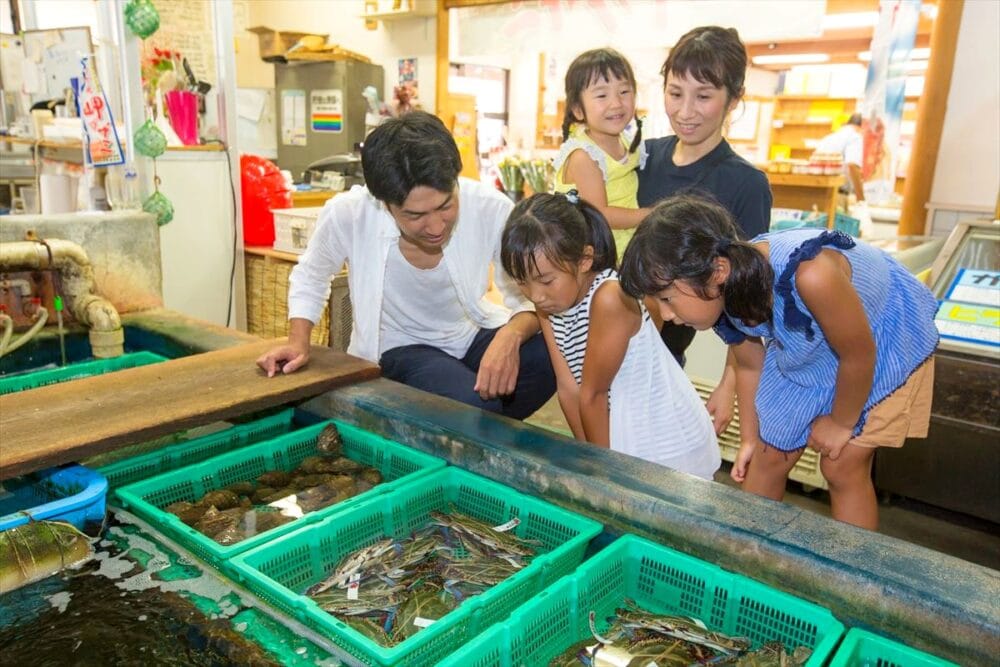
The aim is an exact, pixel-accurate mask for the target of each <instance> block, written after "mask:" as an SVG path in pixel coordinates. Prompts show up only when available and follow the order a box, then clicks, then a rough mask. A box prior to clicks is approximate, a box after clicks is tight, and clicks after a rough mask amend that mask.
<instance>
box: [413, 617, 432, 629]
mask: <svg viewBox="0 0 1000 667" xmlns="http://www.w3.org/2000/svg"><path fill="white" fill-rule="evenodd" d="M413 625H415V626H417V627H418V628H426V627H428V626H431V625H434V619H433V618H423V617H422V616H417V617H416V618H415V619H413Z"/></svg>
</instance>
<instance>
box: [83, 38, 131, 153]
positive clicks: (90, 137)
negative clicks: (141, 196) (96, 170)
mask: <svg viewBox="0 0 1000 667" xmlns="http://www.w3.org/2000/svg"><path fill="white" fill-rule="evenodd" d="M80 64H81V65H82V66H83V76H82V77H81V79H80V90H79V91H77V92H78V95H77V98H78V103H79V106H80V117H81V118H82V119H83V134H84V138H85V140H86V141H85V143H86V156H87V161H88V162H89V163H90V164H91V165H93V166H95V167H110V166H112V165H116V164H122V163H123V162H125V157H124V154H123V152H122V144H121V141H119V140H118V131H117V130H116V129H115V121H114V118H113V117H112V115H111V107H110V106H109V105H108V96H107V95H105V94H104V89H103V88H101V83H100V81H99V80H98V78H97V64H96V63H95V62H94V58H93V57H92V56H84V57H83V58H81V59H80Z"/></svg>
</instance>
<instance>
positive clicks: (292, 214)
mask: <svg viewBox="0 0 1000 667" xmlns="http://www.w3.org/2000/svg"><path fill="white" fill-rule="evenodd" d="M322 210H323V207H322V206H312V207H308V208H275V209H272V210H271V212H272V213H273V214H274V249H275V250H281V251H283V252H291V253H295V254H297V255H301V254H302V253H304V252H305V251H306V245H308V243H309V239H310V237H312V234H313V230H314V229H316V220H317V219H318V218H319V212H320V211H322Z"/></svg>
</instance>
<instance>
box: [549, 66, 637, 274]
mask: <svg viewBox="0 0 1000 667" xmlns="http://www.w3.org/2000/svg"><path fill="white" fill-rule="evenodd" d="M635 89H636V83H635V74H633V72H632V66H631V65H630V64H629V62H628V60H626V59H625V57H624V56H622V54H620V53H618V52H617V51H615V50H613V49H594V50H592V51H587V52H585V53H581V54H580V55H579V56H577V57H576V59H574V60H573V62H572V63H570V66H569V69H568V70H567V71H566V115H565V117H564V118H563V126H562V130H563V145H562V147H561V149H560V150H559V155H558V156H557V157H556V160H555V170H556V176H555V191H556V192H560V193H566V192H569V191H570V190H576V191H578V192H579V193H580V198H581V199H583V200H585V201H587V202H588V203H589V204H591V205H592V206H594V207H595V208H596V209H597V210H598V211H600V212H601V213H602V214H603V215H604V217H605V218H606V219H607V221H608V223H609V224H610V225H611V228H612V229H613V230H614V235H615V245H616V246H617V247H618V253H619V255H621V253H623V252H624V251H625V246H626V245H628V241H629V239H630V238H631V237H632V230H633V228H634V227H635V226H636V225H638V224H639V222H640V221H642V219H643V218H644V217H645V216H646V214H648V213H649V210H648V209H639V208H638V204H637V202H636V192H637V190H638V188H639V179H638V175H637V174H636V169H638V167H639V152H638V148H639V146H640V145H641V144H642V127H641V123H640V121H639V120H638V119H637V118H636V117H635V104H636V102H635ZM633 120H635V121H636V130H635V136H634V137H632V136H629V133H628V132H627V131H626V128H628V127H629V125H630V124H631V122H632V121H633Z"/></svg>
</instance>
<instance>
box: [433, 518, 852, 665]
mask: <svg viewBox="0 0 1000 667" xmlns="http://www.w3.org/2000/svg"><path fill="white" fill-rule="evenodd" d="M626 598H629V599H631V600H634V601H635V602H636V603H637V604H638V605H639V606H640V607H642V608H643V609H645V610H647V611H650V612H653V613H665V614H678V615H682V616H691V617H694V618H697V619H699V620H701V621H702V622H704V623H705V624H706V625H707V626H708V628H709V629H711V630H714V631H718V632H723V633H725V634H727V635H730V636H735V637H748V638H749V639H750V640H751V641H752V642H753V643H754V646H755V647H756V646H759V645H760V644H763V643H764V642H767V641H773V640H781V641H783V642H785V644H786V645H791V646H793V647H794V646H802V645H805V646H809V647H811V648H812V649H813V654H812V656H811V657H810V659H809V661H808V662H807V663H806V664H807V665H809V666H810V667H813V666H819V665H822V664H823V663H824V661H825V660H826V658H827V657H828V656H829V655H830V654H832V653H833V649H834V647H835V646H836V645H837V640H838V639H840V636H841V634H842V633H843V631H844V626H843V625H842V624H841V623H840V621H838V620H837V619H836V618H834V617H833V614H831V613H830V612H829V611H828V610H826V609H824V608H822V607H819V606H817V605H815V604H812V603H810V602H806V601H805V600H801V599H799V598H796V597H794V596H792V595H788V594H787V593H782V592H780V591H777V590H775V589H773V588H771V587H769V586H765V585H764V584H762V583H759V582H757V581H754V580H753V579H750V578H748V577H744V576H742V575H738V574H733V573H730V572H727V571H725V570H723V569H722V568H720V567H718V566H716V565H712V564H710V563H707V562H705V561H703V560H699V559H697V558H693V557H691V556H687V555H685V554H682V553H680V552H679V551H674V550H673V549H669V548H667V547H664V546H661V545H659V544H655V543H653V542H650V541H648V540H644V539H642V538H640V537H636V536H634V535H625V536H624V537H621V538H619V539H617V540H615V541H614V542H613V543H612V544H611V545H610V546H608V547H607V548H606V549H604V550H603V551H601V552H599V553H598V554H597V555H595V556H594V557H593V558H591V559H590V560H588V561H587V562H586V563H584V564H583V565H582V566H581V567H580V568H579V569H578V570H577V571H576V573H574V574H573V575H571V576H568V577H566V578H565V579H562V580H560V581H559V582H557V583H556V584H555V585H554V586H552V587H551V588H548V589H546V590H545V591H544V592H543V593H542V594H540V595H538V596H536V597H535V598H534V599H533V600H532V601H531V602H529V603H528V604H526V605H524V606H523V607H521V608H520V609H519V610H518V611H516V612H515V613H514V614H512V615H511V617H510V618H509V619H508V620H507V621H506V622H504V623H498V624H497V625H495V626H493V627H492V628H490V630H488V631H487V632H485V633H483V634H482V635H480V636H479V637H478V638H476V639H475V640H473V641H471V642H470V643H468V644H466V646H465V647H464V648H463V649H462V650H460V651H459V652H457V653H455V654H453V655H452V656H451V657H449V658H448V659H446V660H444V661H442V662H441V663H440V665H441V667H444V666H448V667H520V666H521V665H528V666H534V665H547V664H548V663H549V661H550V660H551V659H552V658H554V657H555V656H557V655H559V654H560V653H562V652H563V651H565V650H566V649H567V648H569V647H570V646H571V645H572V644H573V643H575V642H577V641H580V640H582V639H585V638H587V637H590V636H591V632H590V625H589V614H590V612H591V611H593V612H595V614H596V618H595V620H596V623H597V626H598V631H599V632H600V631H602V630H605V629H607V622H606V620H605V619H606V618H607V617H608V616H611V615H612V614H614V610H615V609H616V608H617V607H621V606H623V605H624V602H625V599H626Z"/></svg>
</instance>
